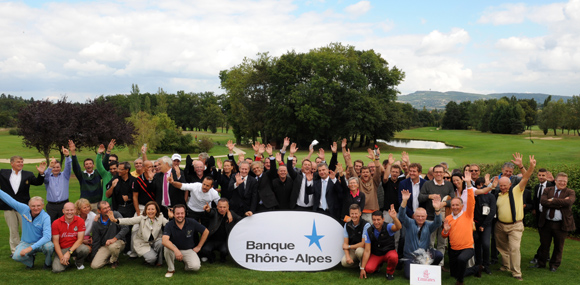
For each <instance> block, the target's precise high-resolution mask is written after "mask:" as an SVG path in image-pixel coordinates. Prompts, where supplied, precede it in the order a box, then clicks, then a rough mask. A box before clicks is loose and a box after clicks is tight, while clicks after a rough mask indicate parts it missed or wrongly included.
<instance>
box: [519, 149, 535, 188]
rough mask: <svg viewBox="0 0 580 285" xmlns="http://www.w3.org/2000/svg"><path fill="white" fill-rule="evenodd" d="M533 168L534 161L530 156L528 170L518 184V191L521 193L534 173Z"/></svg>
mask: <svg viewBox="0 0 580 285" xmlns="http://www.w3.org/2000/svg"><path fill="white" fill-rule="evenodd" d="M535 167H536V159H535V158H534V156H533V155H530V168H528V170H527V171H526V173H524V176H523V177H522V180H520V183H519V184H518V185H519V186H520V189H521V190H522V192H523V191H524V190H525V189H526V185H527V184H528V180H530V177H532V174H533V173H534V168H535Z"/></svg>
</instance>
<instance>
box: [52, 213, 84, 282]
mask: <svg viewBox="0 0 580 285" xmlns="http://www.w3.org/2000/svg"><path fill="white" fill-rule="evenodd" d="M62 212H63V213H64V216H62V217H60V218H58V219H56V221H54V222H53V223H52V243H53V244H54V252H55V253H56V255H57V256H55V257H54V260H53V261H52V272H54V273H59V272H63V271H64V270H65V269H66V268H67V267H68V266H69V265H70V258H71V257H73V256H74V257H75V258H76V260H75V265H76V267H77V269H78V270H82V269H85V266H84V265H83V262H84V261H85V258H86V257H87V256H88V255H89V251H90V250H89V247H88V246H86V245H84V244H83V239H84V238H85V221H84V220H83V219H82V218H81V217H79V216H77V215H75V205H74V204H73V203H71V202H67V203H65V204H64V206H63V209H62Z"/></svg>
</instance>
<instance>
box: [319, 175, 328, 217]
mask: <svg viewBox="0 0 580 285" xmlns="http://www.w3.org/2000/svg"><path fill="white" fill-rule="evenodd" d="M326 183H327V182H326V180H325V179H323V180H322V191H321V193H320V208H322V209H323V210H326V209H328V205H327V204H326Z"/></svg>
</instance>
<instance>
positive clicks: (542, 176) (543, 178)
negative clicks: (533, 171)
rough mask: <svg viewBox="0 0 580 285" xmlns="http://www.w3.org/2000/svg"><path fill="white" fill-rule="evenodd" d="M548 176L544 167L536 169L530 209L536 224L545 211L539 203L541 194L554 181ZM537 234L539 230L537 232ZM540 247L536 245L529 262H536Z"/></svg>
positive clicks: (551, 185) (552, 185)
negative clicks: (536, 247) (536, 183)
mask: <svg viewBox="0 0 580 285" xmlns="http://www.w3.org/2000/svg"><path fill="white" fill-rule="evenodd" d="M548 176H551V175H549V172H548V171H547V170H546V169H545V168H540V169H539V170H538V182H539V183H538V185H536V186H534V198H533V204H534V209H533V210H532V212H533V213H534V214H535V216H536V225H537V223H539V221H540V216H541V215H542V214H543V213H545V212H544V208H543V207H542V205H541V204H540V199H541V198H542V194H544V190H545V189H546V188H548V187H554V182H552V181H548ZM539 228H540V227H538V229H539ZM538 234H539V232H538ZM540 248H542V245H541V244H540V246H539V247H538V250H537V251H536V255H534V259H532V260H531V261H530V263H531V264H536V263H538V258H539V257H540Z"/></svg>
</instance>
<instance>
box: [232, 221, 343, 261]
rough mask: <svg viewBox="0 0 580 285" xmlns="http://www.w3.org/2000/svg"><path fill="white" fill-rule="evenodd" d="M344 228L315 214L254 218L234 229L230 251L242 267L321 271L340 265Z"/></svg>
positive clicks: (239, 223) (242, 222) (237, 225)
mask: <svg viewBox="0 0 580 285" xmlns="http://www.w3.org/2000/svg"><path fill="white" fill-rule="evenodd" d="M343 242H344V238H343V227H342V226H340V224H339V223H338V222H337V221H336V220H334V219H333V218H331V217H329V216H326V215H323V214H319V213H313V212H296V211H280V212H267V213H259V214H255V215H253V216H251V217H248V218H245V219H243V220H241V221H240V222H238V223H237V224H236V225H235V226H234V228H233V229H232V231H231V233H230V236H229V239H228V247H229V250H230V254H231V256H232V258H233V259H234V260H235V261H236V262H237V263H238V264H239V265H241V266H243V267H245V268H248V269H253V270H260V271H320V270H326V269H329V268H332V267H334V266H335V265H336V264H338V263H339V262H340V260H341V259H342V256H343V255H344V251H343V250H342V243H343Z"/></svg>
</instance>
